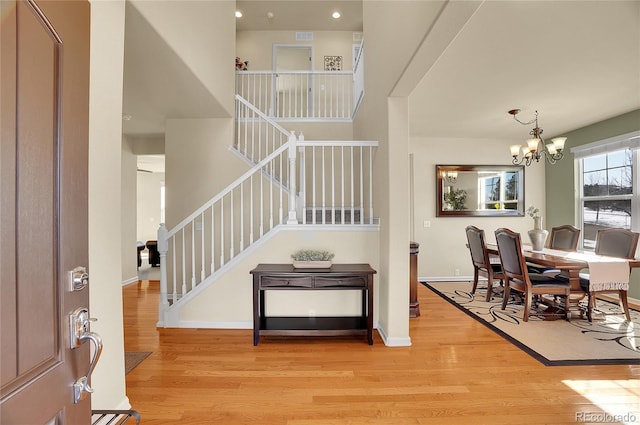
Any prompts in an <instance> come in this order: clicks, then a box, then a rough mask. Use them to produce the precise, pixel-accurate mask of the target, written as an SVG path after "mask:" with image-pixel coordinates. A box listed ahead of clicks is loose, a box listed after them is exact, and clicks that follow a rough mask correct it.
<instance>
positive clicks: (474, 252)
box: [465, 226, 504, 302]
mask: <svg viewBox="0 0 640 425" xmlns="http://www.w3.org/2000/svg"><path fill="white" fill-rule="evenodd" d="M465 232H466V234H467V245H468V246H469V252H470V253H471V262H472V263H473V288H472V289H471V293H472V294H475V293H476V288H477V287H478V279H479V277H480V276H484V277H486V278H487V297H486V301H487V302H489V301H491V295H492V294H493V281H494V280H498V279H499V280H500V282H501V283H502V281H503V280H504V274H502V267H501V266H500V264H499V263H491V261H490V257H489V252H488V251H487V244H486V242H485V238H484V230H482V229H480V228H478V227H476V226H467V227H466V228H465Z"/></svg>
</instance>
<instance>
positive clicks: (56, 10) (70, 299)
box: [0, 0, 99, 425]
mask: <svg viewBox="0 0 640 425" xmlns="http://www.w3.org/2000/svg"><path fill="white" fill-rule="evenodd" d="M0 7H1V8H2V9H1V12H2V14H1V16H2V26H1V31H2V39H1V43H2V44H1V55H2V57H1V65H2V70H1V71H2V72H1V94H2V98H1V99H2V108H1V120H2V125H1V130H0V131H1V136H2V144H1V147H0V149H1V150H0V190H1V199H2V202H1V205H0V231H1V234H0V235H1V237H0V252H1V262H0V278H1V281H0V298H1V303H0V315H1V316H0V323H1V325H0V326H1V327H0V332H1V334H0V366H1V374H0V378H1V382H0V384H1V387H0V423H2V424H29V425H39V424H88V423H90V421H91V419H90V418H91V399H90V397H84V398H83V399H82V400H80V401H78V402H77V403H76V402H74V383H75V382H76V381H77V380H78V378H81V377H82V376H84V375H87V373H88V371H89V363H90V356H91V355H92V353H93V352H98V351H97V350H95V347H96V346H97V345H99V344H98V342H99V340H98V339H97V338H95V335H91V336H92V337H94V341H93V343H89V342H86V343H85V342H81V341H79V343H78V347H77V348H71V343H70V334H71V327H72V326H70V313H72V312H73V311H74V310H76V309H77V308H79V307H89V288H88V287H85V288H84V289H79V290H72V289H71V287H70V284H69V280H70V277H71V274H70V273H69V272H70V271H71V270H73V269H74V268H76V267H78V266H87V262H88V248H87V223H88V221H87V199H88V196H87V185H88V181H87V160H88V134H89V132H88V122H89V106H88V105H89V24H90V9H89V3H88V2H87V1H81V0H67V1H51V0H17V1H15V0H6V1H5V0H2V1H1V2H0ZM78 277H79V282H78V283H82V282H81V281H82V278H81V277H80V276H79V275H78ZM79 286H81V285H79ZM87 317H88V315H87ZM76 328H77V326H76ZM81 328H82V327H81ZM84 330H86V331H87V332H85V333H86V334H87V335H88V334H89V332H88V326H87V329H83V331H84ZM85 336H86V335H85ZM90 345H91V346H93V347H90ZM85 393H86V392H85Z"/></svg>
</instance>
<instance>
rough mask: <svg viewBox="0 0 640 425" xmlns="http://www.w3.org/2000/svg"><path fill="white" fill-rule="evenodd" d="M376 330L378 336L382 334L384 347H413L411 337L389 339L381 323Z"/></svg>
mask: <svg viewBox="0 0 640 425" xmlns="http://www.w3.org/2000/svg"><path fill="white" fill-rule="evenodd" d="M375 329H377V331H378V334H380V337H381V338H382V342H384V345H386V346H387V347H410V346H411V337H406V338H389V337H388V336H387V334H386V332H385V331H384V329H383V328H382V327H381V326H380V324H379V323H378V325H377V326H376V327H375Z"/></svg>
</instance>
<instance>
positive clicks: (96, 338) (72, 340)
mask: <svg viewBox="0 0 640 425" xmlns="http://www.w3.org/2000/svg"><path fill="white" fill-rule="evenodd" d="M96 320H97V319H93V318H90V317H89V309H87V308H86V307H80V308H77V309H76V310H75V311H74V312H73V313H71V314H70V315H69V345H70V347H71V348H72V349H73V348H78V347H80V346H81V345H82V343H83V342H85V341H87V340H88V341H90V342H92V343H93V344H95V349H94V350H93V357H92V358H91V362H90V363H89V371H88V372H87V374H86V375H84V376H82V377H81V378H78V379H77V380H76V382H74V383H73V402H74V403H79V402H80V400H82V399H83V398H84V397H85V396H86V395H87V393H92V392H93V388H91V387H90V386H89V378H90V377H91V374H92V373H93V369H95V367H96V364H97V363H98V359H99V358H100V354H102V338H100V335H98V334H97V333H94V332H91V331H90V330H89V324H90V322H93V321H96Z"/></svg>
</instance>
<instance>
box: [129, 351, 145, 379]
mask: <svg viewBox="0 0 640 425" xmlns="http://www.w3.org/2000/svg"><path fill="white" fill-rule="evenodd" d="M150 354H151V352H150V351H125V353H124V374H125V375H126V374H128V373H129V372H131V371H132V370H133V369H134V368H135V367H136V366H138V365H139V364H140V363H142V361H143V360H144V359H146V358H147V357H149V355H150Z"/></svg>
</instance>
